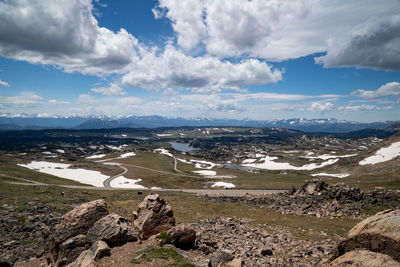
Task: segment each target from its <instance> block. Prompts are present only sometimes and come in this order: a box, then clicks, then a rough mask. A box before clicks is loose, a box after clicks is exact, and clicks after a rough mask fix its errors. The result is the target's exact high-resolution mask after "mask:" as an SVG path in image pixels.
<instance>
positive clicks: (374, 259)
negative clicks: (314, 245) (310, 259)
mask: <svg viewBox="0 0 400 267" xmlns="http://www.w3.org/2000/svg"><path fill="white" fill-rule="evenodd" d="M323 266H332V267H342V266H349V267H381V266H387V267H398V266H400V262H397V261H395V260H393V258H392V257H390V256H388V255H385V254H381V253H376V252H372V251H369V250H353V251H350V252H347V253H345V254H344V255H342V256H341V257H339V258H337V259H335V260H334V261H333V262H331V263H328V264H325V265H323Z"/></svg>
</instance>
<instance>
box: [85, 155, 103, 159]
mask: <svg viewBox="0 0 400 267" xmlns="http://www.w3.org/2000/svg"><path fill="white" fill-rule="evenodd" d="M105 156H106V155H105V154H100V155H93V156H89V157H86V159H101V158H104V157H105Z"/></svg>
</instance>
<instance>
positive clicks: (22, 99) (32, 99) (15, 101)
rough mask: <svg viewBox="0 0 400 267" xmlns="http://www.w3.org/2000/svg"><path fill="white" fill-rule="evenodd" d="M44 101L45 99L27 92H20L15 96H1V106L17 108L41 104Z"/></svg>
mask: <svg viewBox="0 0 400 267" xmlns="http://www.w3.org/2000/svg"><path fill="white" fill-rule="evenodd" d="M42 99H43V98H42V97H41V96H39V95H37V94H36V93H34V92H29V91H26V92H20V93H19V94H18V95H15V96H0V104H4V105H17V106H25V105H34V104H39V103H40V102H41V101H42Z"/></svg>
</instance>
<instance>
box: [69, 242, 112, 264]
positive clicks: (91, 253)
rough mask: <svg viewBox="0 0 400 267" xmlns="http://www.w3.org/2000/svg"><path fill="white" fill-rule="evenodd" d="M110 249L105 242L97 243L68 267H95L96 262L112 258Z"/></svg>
mask: <svg viewBox="0 0 400 267" xmlns="http://www.w3.org/2000/svg"><path fill="white" fill-rule="evenodd" d="M110 255H111V253H110V247H109V246H108V245H107V243H106V242H104V241H96V242H94V243H93V245H92V246H91V247H90V249H88V250H85V251H83V252H82V253H81V254H80V255H79V257H78V258H77V259H76V260H75V261H74V262H73V263H71V264H70V265H68V267H90V266H93V267H94V266H95V261H97V260H99V259H101V258H103V257H105V256H110Z"/></svg>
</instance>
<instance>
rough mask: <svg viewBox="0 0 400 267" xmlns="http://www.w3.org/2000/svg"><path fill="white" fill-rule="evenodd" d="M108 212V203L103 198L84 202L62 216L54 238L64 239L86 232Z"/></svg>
mask: <svg viewBox="0 0 400 267" xmlns="http://www.w3.org/2000/svg"><path fill="white" fill-rule="evenodd" d="M107 214H108V209H107V205H106V203H105V201H104V200H103V199H98V200H94V201H91V202H88V203H83V204H81V205H79V206H78V207H76V208H74V209H73V210H71V211H70V212H68V213H66V214H64V215H63V216H62V217H61V222H60V223H59V224H58V225H57V228H56V232H55V234H54V238H55V240H62V241H64V240H66V239H68V238H70V237H72V236H76V235H79V234H85V233H86V232H87V231H88V230H89V229H90V228H91V227H92V226H93V224H94V223H95V222H96V221H98V220H99V219H101V218H102V217H104V216H106V215H107Z"/></svg>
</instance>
